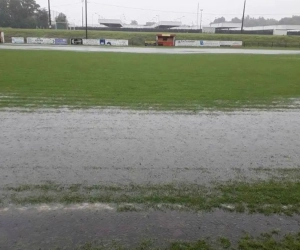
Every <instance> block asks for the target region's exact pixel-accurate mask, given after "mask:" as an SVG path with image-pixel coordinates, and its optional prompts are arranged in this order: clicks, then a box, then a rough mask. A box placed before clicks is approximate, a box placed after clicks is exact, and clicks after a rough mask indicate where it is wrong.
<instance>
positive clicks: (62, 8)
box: [36, 0, 300, 25]
mask: <svg viewBox="0 0 300 250" xmlns="http://www.w3.org/2000/svg"><path fill="white" fill-rule="evenodd" d="M50 1H51V5H52V10H55V11H57V12H63V13H65V14H66V15H67V16H68V19H69V21H70V22H75V23H76V24H81V19H82V18H81V16H82V15H81V13H82V0H50ZM36 2H37V3H38V4H40V5H41V6H42V7H45V8H47V4H48V0H36ZM198 2H199V3H200V8H201V9H203V24H204V25H205V24H209V23H210V22H211V21H213V20H214V18H215V17H220V16H224V17H226V18H227V19H231V18H232V17H235V16H238V17H241V16H242V9H243V2H244V0H208V1H199V0H185V1H184V0H181V1H180V0H177V1H174V0H150V1H138V0H89V1H88V6H89V8H88V9H89V14H88V23H89V24H92V23H94V24H95V23H96V20H97V19H98V15H99V16H102V17H104V18H112V19H122V20H123V21H125V22H127V23H128V22H130V21H131V20H137V21H138V22H139V23H141V24H143V23H145V22H148V21H151V20H155V19H156V20H157V19H158V17H156V16H157V15H159V19H160V21H172V20H175V19H177V20H180V19H181V21H182V22H183V23H185V24H189V25H191V24H192V23H194V24H196V21H197V5H198ZM246 14H247V15H250V16H255V17H258V16H264V17H267V18H276V19H280V18H282V17H285V16H292V15H300V1H299V0H247V11H246ZM183 16H184V17H183Z"/></svg>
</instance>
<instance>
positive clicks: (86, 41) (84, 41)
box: [82, 39, 100, 46]
mask: <svg viewBox="0 0 300 250" xmlns="http://www.w3.org/2000/svg"><path fill="white" fill-rule="evenodd" d="M82 44H83V45H90V46H98V45H100V40H99V39H82Z"/></svg>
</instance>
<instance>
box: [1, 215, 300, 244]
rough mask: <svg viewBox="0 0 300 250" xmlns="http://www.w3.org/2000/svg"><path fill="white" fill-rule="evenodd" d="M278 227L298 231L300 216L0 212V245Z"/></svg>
mask: <svg viewBox="0 0 300 250" xmlns="http://www.w3.org/2000/svg"><path fill="white" fill-rule="evenodd" d="M274 230H276V231H278V233H279V234H280V235H285V234H288V233H297V232H299V230H300V217H299V216H295V217H287V216H279V215H273V216H263V215H244V214H235V213H226V212H224V211H215V212H212V213H187V212H175V211H173V212H170V211H168V212H158V211H156V212H154V211H153V212H147V213H146V212H145V213H136V212H130V213H115V212H114V211H109V210H105V209H87V210H78V209H74V210H73V211H72V210H63V209H62V210H59V211H47V210H46V211H41V210H38V209H29V210H26V211H11V210H9V211H6V212H0V246H1V247H0V249H20V250H24V249H31V250H35V249H55V247H65V248H63V249H75V247H77V246H79V245H82V244H85V243H87V242H99V243H101V242H102V243H111V242H113V241H115V242H117V243H118V244H120V245H121V246H126V245H130V246H131V247H133V246H134V245H135V244H139V243H140V242H141V241H145V240H153V242H154V244H155V245H156V246H160V247H161V246H164V245H167V244H168V242H174V241H176V242H177V241H179V240H183V241H197V240H199V239H204V238H206V237H209V238H211V239H212V240H217V239H218V238H220V237H226V238H229V239H232V240H233V242H234V241H237V240H239V239H240V238H241V237H243V236H245V233H248V234H250V235H252V236H256V237H257V236H259V235H260V234H262V233H271V232H272V231H274Z"/></svg>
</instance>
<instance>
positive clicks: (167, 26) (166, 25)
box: [155, 21, 181, 29]
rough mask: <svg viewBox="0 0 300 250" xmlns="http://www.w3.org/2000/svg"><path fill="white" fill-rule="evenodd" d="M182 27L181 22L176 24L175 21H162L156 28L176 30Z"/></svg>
mask: <svg viewBox="0 0 300 250" xmlns="http://www.w3.org/2000/svg"><path fill="white" fill-rule="evenodd" d="M180 26H181V22H175V21H161V22H158V23H157V24H156V25H155V27H156V28H165V29H170V28H175V27H180Z"/></svg>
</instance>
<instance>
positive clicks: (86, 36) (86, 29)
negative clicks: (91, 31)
mask: <svg viewBox="0 0 300 250" xmlns="http://www.w3.org/2000/svg"><path fill="white" fill-rule="evenodd" d="M87 14H88V10H87V0H85V38H86V39H88V15H87Z"/></svg>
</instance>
